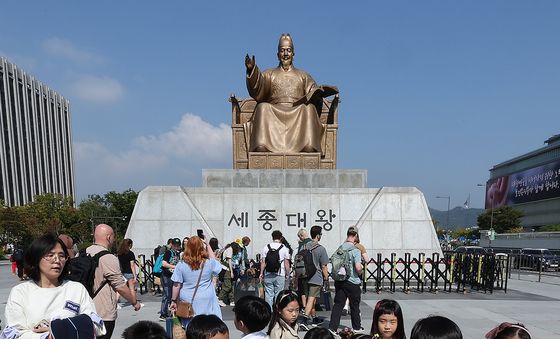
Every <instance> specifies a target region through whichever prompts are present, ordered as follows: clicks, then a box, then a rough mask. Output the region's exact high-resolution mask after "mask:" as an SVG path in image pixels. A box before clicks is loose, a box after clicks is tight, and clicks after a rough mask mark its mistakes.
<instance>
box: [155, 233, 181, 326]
mask: <svg viewBox="0 0 560 339" xmlns="http://www.w3.org/2000/svg"><path fill="white" fill-rule="evenodd" d="M181 244H182V243H181V239H179V238H173V240H172V241H171V247H170V248H169V249H167V250H166V251H165V253H164V254H163V260H162V262H161V288H162V290H163V293H162V297H161V309H160V312H159V319H160V320H161V321H165V318H167V317H169V304H170V303H171V290H172V288H173V281H171V276H172V275H173V272H174V271H175V266H176V265H177V263H178V262H179V258H180V256H179V252H180V250H181Z"/></svg>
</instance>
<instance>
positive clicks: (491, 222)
mask: <svg viewBox="0 0 560 339" xmlns="http://www.w3.org/2000/svg"><path fill="white" fill-rule="evenodd" d="M476 186H481V187H486V185H484V184H477V185H476ZM485 201H486V200H485ZM494 235H495V233H494V200H492V201H490V230H489V231H488V247H490V248H492V238H494Z"/></svg>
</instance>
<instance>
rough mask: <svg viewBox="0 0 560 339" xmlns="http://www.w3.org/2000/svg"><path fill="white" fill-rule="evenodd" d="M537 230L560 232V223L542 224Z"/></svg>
mask: <svg viewBox="0 0 560 339" xmlns="http://www.w3.org/2000/svg"><path fill="white" fill-rule="evenodd" d="M537 232H560V224H555V225H544V226H541V227H539V228H538V229H537Z"/></svg>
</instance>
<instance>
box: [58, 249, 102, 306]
mask: <svg viewBox="0 0 560 339" xmlns="http://www.w3.org/2000/svg"><path fill="white" fill-rule="evenodd" d="M105 254H111V252H109V251H107V250H104V251H100V252H99V253H97V254H96V255H94V256H93V257H92V256H91V255H89V254H87V253H86V251H85V250H81V251H80V253H79V255H78V256H77V257H75V258H72V259H70V260H69V261H68V275H67V276H66V279H68V280H72V281H77V282H79V283H81V284H82V285H84V287H85V288H86V290H87V291H88V293H89V296H90V297H91V298H92V299H93V298H95V296H96V295H97V293H99V291H101V289H102V288H103V286H105V284H107V280H103V282H102V283H101V285H100V286H99V288H98V289H97V290H95V291H94V290H93V284H94V280H95V269H96V268H97V266H99V258H101V257H102V256H104V255H105Z"/></svg>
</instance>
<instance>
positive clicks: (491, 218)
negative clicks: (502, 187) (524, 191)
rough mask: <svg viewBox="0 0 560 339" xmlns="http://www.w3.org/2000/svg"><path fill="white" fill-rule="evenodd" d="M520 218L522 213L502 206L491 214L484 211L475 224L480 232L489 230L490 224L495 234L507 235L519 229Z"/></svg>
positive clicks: (488, 211) (489, 211)
mask: <svg viewBox="0 0 560 339" xmlns="http://www.w3.org/2000/svg"><path fill="white" fill-rule="evenodd" d="M522 217H523V212H521V211H519V210H516V209H515V208H512V207H509V206H504V207H500V208H494V211H493V212H492V210H486V211H485V212H484V213H482V214H480V215H479V216H478V220H477V224H478V227H479V228H480V229H481V230H488V229H490V224H492V227H493V228H494V231H496V233H507V232H509V231H515V230H516V229H518V228H519V227H521V218H522Z"/></svg>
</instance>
